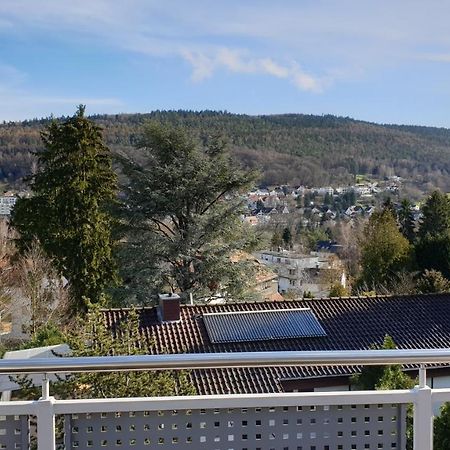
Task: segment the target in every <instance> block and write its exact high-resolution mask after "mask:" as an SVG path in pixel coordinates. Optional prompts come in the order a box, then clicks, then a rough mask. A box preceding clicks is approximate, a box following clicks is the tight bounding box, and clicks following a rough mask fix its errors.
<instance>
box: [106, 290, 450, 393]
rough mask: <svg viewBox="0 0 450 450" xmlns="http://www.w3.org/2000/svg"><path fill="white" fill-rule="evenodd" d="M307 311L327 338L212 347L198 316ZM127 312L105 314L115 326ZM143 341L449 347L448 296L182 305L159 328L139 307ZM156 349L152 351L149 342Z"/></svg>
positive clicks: (269, 378) (208, 387)
mask: <svg viewBox="0 0 450 450" xmlns="http://www.w3.org/2000/svg"><path fill="white" fill-rule="evenodd" d="M291 308H311V310H312V311H313V312H314V314H315V315H316V317H317V319H318V320H319V322H320V324H321V325H322V327H323V328H324V330H325V332H326V334H327V335H326V336H324V337H313V338H311V337H306V338H293V339H282V340H266V341H250V342H237V343H236V342H234V343H220V344H219V343H218V344H213V343H211V342H210V340H209V338H208V333H207V331H206V327H205V324H204V323H203V319H202V315H203V314H204V313H212V312H216V313H221V312H237V311H262V310H267V309H275V310H276V309H291ZM126 314H127V310H125V309H123V310H120V309H114V310H105V311H104V315H105V320H106V323H107V324H108V326H109V327H114V326H115V325H116V324H117V323H118V322H120V321H121V320H123V318H124V317H125V316H126ZM139 315H140V324H141V333H142V338H143V339H142V340H143V342H145V343H146V344H147V346H148V352H149V353H150V354H158V353H164V352H168V353H209V352H247V351H289V350H363V349H368V348H370V346H371V345H372V344H374V343H377V344H381V343H382V342H383V339H384V336H385V335H386V334H389V335H390V336H392V338H393V339H394V341H395V343H396V344H397V346H398V347H399V348H405V349H406V348H449V347H450V294H436V295H422V296H398V297H394V296H393V297H367V298H364V297H362V298H342V299H302V300H292V301H283V302H255V303H228V304H223V305H195V306H190V305H184V306H182V307H181V320H180V321H179V322H176V323H161V322H159V320H158V317H157V313H156V308H154V307H152V308H142V309H139ZM152 341H153V342H154V345H150V343H151V342H152ZM354 371H355V368H352V367H347V366H346V367H334V368H332V367H275V368H242V369H228V370H225V369H209V370H203V371H202V370H194V371H192V372H191V378H192V381H193V383H194V384H195V386H196V388H197V391H198V393H199V394H227V393H252V392H253V393H259V392H278V391H280V390H281V385H280V380H283V379H296V378H305V377H318V376H329V375H348V374H350V373H353V372H354Z"/></svg>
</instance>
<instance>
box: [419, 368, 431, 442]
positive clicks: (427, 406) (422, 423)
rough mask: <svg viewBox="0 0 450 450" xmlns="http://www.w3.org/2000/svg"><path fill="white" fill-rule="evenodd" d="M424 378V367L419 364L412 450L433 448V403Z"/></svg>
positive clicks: (429, 389)
mask: <svg viewBox="0 0 450 450" xmlns="http://www.w3.org/2000/svg"><path fill="white" fill-rule="evenodd" d="M426 380H427V378H426V369H425V368H424V367H423V366H421V367H420V369H419V386H416V387H415V388H414V389H415V401H414V450H432V449H433V403H432V400H431V388H430V387H429V386H427V383H426Z"/></svg>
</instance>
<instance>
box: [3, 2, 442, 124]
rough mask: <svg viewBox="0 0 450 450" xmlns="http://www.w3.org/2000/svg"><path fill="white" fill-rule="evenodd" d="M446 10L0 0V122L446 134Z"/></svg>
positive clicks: (438, 6)
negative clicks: (180, 116) (159, 120)
mask: <svg viewBox="0 0 450 450" xmlns="http://www.w3.org/2000/svg"><path fill="white" fill-rule="evenodd" d="M449 17H450V2H449V1H448V0H427V1H424V0H420V1H418V0H339V1H338V0H333V1H331V0H328V1H327V0H292V1H291V0H278V1H274V0H270V1H266V0H238V1H237V0H159V1H154V0H126V1H125V0H72V1H69V0H66V1H64V0H38V1H37V0H0V120H6V121H10V120H23V119H31V118H35V117H38V118H39V117H48V116H49V115H54V116H60V115H68V114H72V113H74V112H75V109H76V105H78V104H80V103H83V104H86V106H87V112H88V113H90V114H96V113H122V112H127V113H133V112H149V111H152V110H155V109H188V110H204V109H212V110H222V111H223V110H226V111H229V112H234V113H245V114H281V113H305V114H336V115H340V116H349V117H353V118H356V119H361V120H368V121H373V122H378V123H402V124H416V125H431V126H443V127H450V27H449Z"/></svg>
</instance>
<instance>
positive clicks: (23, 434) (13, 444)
mask: <svg viewBox="0 0 450 450" xmlns="http://www.w3.org/2000/svg"><path fill="white" fill-rule="evenodd" d="M28 430H29V419H28V416H0V449H7V450H15V449H20V450H27V449H28V448H29V433H28Z"/></svg>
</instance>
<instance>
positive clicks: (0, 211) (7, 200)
mask: <svg viewBox="0 0 450 450" xmlns="http://www.w3.org/2000/svg"><path fill="white" fill-rule="evenodd" d="M16 201H17V197H14V196H6V195H3V196H1V197H0V216H10V215H11V211H12V209H13V207H14V205H15V204H16Z"/></svg>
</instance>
